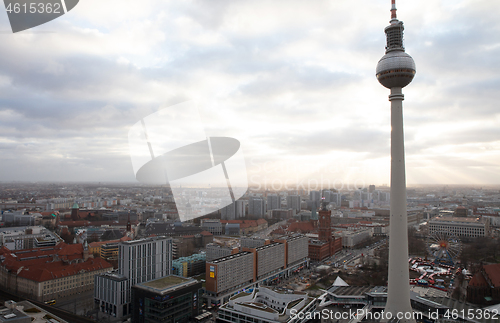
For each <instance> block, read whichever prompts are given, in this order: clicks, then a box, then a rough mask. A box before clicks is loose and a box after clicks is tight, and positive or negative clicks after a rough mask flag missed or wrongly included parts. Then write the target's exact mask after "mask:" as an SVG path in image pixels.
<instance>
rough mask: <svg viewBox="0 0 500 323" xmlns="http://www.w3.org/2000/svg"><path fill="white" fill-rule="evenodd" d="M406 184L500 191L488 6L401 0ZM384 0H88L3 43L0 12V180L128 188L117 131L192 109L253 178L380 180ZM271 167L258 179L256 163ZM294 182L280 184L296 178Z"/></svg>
mask: <svg viewBox="0 0 500 323" xmlns="http://www.w3.org/2000/svg"><path fill="white" fill-rule="evenodd" d="M397 7H398V18H399V19H401V20H402V21H404V23H405V28H406V29H405V46H406V50H407V52H408V53H409V54H410V55H412V57H413V58H414V59H415V62H416V66H417V75H416V77H415V80H414V81H413V83H412V84H410V85H409V86H408V87H407V88H405V89H404V90H403V92H404V94H405V101H404V122H405V138H406V153H407V156H406V158H407V179H408V184H410V185H411V184H475V185H476V184H481V185H483V184H484V185H488V184H498V183H500V166H499V164H500V153H499V149H500V130H499V127H498V125H499V121H500V109H499V107H498V105H499V102H500V91H498V89H499V88H500V21H499V20H498V12H500V2H495V1H493V2H492V1H486V0H474V1H472V0H454V1H451V0H438V1H433V2H432V5H430V4H429V2H425V1H409V0H398V1H397ZM389 9H390V1H389V0H375V1H373V0H359V1H356V3H355V4H353V3H352V2H349V1H340V0H332V1H323V0H317V1H299V0H297V1H290V0H286V1H285V0H283V1H278V0H271V1H270V0H266V1H264V0H262V1H257V0H252V1H221V0H210V1H203V0H192V1H163V0H161V1H160V0H158V1H155V0H150V1H145V0H144V1H131V0H125V1H124V0H107V1H99V0H85V1H80V3H79V4H78V5H77V6H76V7H75V8H74V9H73V10H71V11H70V12H69V13H68V14H66V15H64V16H62V17H61V18H59V19H56V20H53V21H51V22H49V23H47V24H44V25H42V26H39V27H36V28H34V29H31V30H27V31H23V32H19V33H16V34H12V33H10V32H9V30H10V25H9V22H8V18H7V14H6V12H5V11H4V9H1V10H0V31H2V33H0V41H1V43H2V46H0V56H1V57H2V59H1V60H0V181H13V180H22V181H52V180H53V181H120V182H121V181H127V182H132V181H134V173H133V170H132V165H131V161H130V157H129V150H128V142H127V133H128V129H129V128H130V127H131V126H132V125H133V124H134V123H136V122H137V121H138V120H140V119H141V118H143V117H146V116H147V115H149V114H151V113H153V112H155V111H158V109H160V108H161V107H166V106H169V105H173V104H176V103H179V102H183V101H186V100H197V101H198V102H199V103H200V106H199V107H200V113H201V115H202V119H203V121H204V123H205V131H206V133H207V134H208V135H212V136H220V135H225V136H230V137H234V138H237V139H239V140H240V142H241V143H242V149H243V153H244V155H245V157H246V161H247V166H248V171H249V177H251V178H252V179H251V180H250V183H251V184H256V183H257V182H259V181H264V178H265V177H266V178H271V179H280V180H283V181H284V180H285V179H287V178H292V179H293V181H295V180H303V179H308V178H315V179H318V178H320V177H322V176H323V178H324V179H325V178H326V179H328V180H329V181H330V183H331V182H333V181H337V183H339V182H344V183H347V182H355V181H358V183H360V182H361V181H364V182H365V183H366V184H371V183H373V184H378V185H380V184H387V183H389V162H390V157H389V153H390V103H389V101H388V94H389V91H388V90H387V89H385V88H383V87H382V86H381V85H380V84H378V82H377V80H376V78H375V75H374V74H375V67H376V64H377V62H378V60H379V59H380V58H381V57H382V56H383V54H384V46H385V34H384V27H386V26H387V25H388V23H389V20H390V12H389ZM264 166H267V167H264ZM293 181H292V182H293Z"/></svg>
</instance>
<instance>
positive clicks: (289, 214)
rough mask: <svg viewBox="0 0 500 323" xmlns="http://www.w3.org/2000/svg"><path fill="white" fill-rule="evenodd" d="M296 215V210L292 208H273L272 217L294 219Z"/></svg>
mask: <svg viewBox="0 0 500 323" xmlns="http://www.w3.org/2000/svg"><path fill="white" fill-rule="evenodd" d="M294 215H295V210H294V209H291V208H290V209H287V210H271V214H270V218H271V219H279V220H288V219H292V218H293V217H294Z"/></svg>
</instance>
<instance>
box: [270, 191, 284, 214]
mask: <svg viewBox="0 0 500 323" xmlns="http://www.w3.org/2000/svg"><path fill="white" fill-rule="evenodd" d="M278 209H281V199H280V197H279V195H276V194H269V195H268V196H267V210H268V211H270V210H278Z"/></svg>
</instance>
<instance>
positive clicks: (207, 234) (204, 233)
mask: <svg viewBox="0 0 500 323" xmlns="http://www.w3.org/2000/svg"><path fill="white" fill-rule="evenodd" d="M200 234H201V235H202V236H213V234H212V233H210V232H208V231H201V232H200Z"/></svg>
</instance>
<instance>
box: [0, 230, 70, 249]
mask: <svg viewBox="0 0 500 323" xmlns="http://www.w3.org/2000/svg"><path fill="white" fill-rule="evenodd" d="M61 241H62V239H61V237H59V236H58V235H57V234H55V233H53V232H51V231H50V230H48V229H46V228H45V227H42V226H26V227H7V228H2V229H0V243H1V245H2V246H5V247H6V248H8V249H10V250H21V249H32V248H37V247H53V246H55V245H57V244H58V243H59V242H61Z"/></svg>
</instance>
